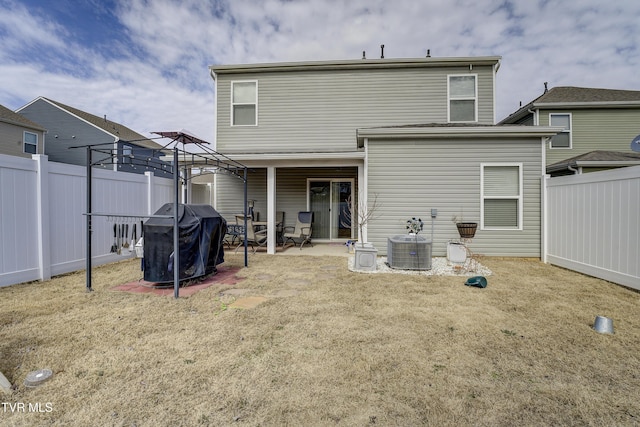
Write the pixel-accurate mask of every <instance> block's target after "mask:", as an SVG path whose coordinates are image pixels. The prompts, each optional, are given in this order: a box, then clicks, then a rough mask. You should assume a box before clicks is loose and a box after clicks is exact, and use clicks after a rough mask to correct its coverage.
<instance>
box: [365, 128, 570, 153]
mask: <svg viewBox="0 0 640 427" xmlns="http://www.w3.org/2000/svg"><path fill="white" fill-rule="evenodd" d="M562 130H563V128H561V127H553V126H523V125H513V126H508V125H500V126H498V125H485V126H482V125H477V126H474V125H468V126H465V125H448V124H444V125H439V124H431V125H409V126H389V127H379V128H366V129H358V131H357V139H358V147H363V146H364V140H365V139H454V138H455V139H461V138H464V139H470V138H473V139H487V138H548V137H552V136H553V135H556V134H557V133H558V132H561V131H562Z"/></svg>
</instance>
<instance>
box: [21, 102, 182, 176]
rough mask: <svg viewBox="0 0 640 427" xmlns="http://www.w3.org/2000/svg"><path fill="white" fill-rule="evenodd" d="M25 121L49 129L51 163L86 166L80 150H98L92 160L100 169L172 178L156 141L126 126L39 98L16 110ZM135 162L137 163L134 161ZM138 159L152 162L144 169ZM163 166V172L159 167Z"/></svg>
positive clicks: (46, 151) (85, 160) (48, 148)
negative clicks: (31, 121) (84, 147)
mask: <svg viewBox="0 0 640 427" xmlns="http://www.w3.org/2000/svg"><path fill="white" fill-rule="evenodd" d="M16 112H17V113H19V114H20V115H22V116H23V117H25V118H26V119H29V120H33V121H35V122H37V123H40V124H42V125H43V126H44V127H46V129H47V130H48V137H47V144H46V145H45V148H44V154H46V155H47V156H48V157H49V160H50V161H53V162H58V163H68V164H74V165H81V166H85V165H86V163H87V153H86V150H85V149H81V148H80V149H79V148H74V149H71V147H83V146H87V145H92V146H96V147H100V149H101V150H102V151H103V152H98V151H95V152H94V153H93V158H92V161H93V162H94V163H95V164H97V165H98V166H100V167H104V168H106V169H113V170H115V171H120V172H131V173H145V172H146V171H153V172H154V174H155V175H156V176H163V177H171V176H172V175H171V173H169V172H170V171H171V168H170V167H169V164H167V163H166V162H164V161H162V160H160V159H161V157H162V156H163V154H162V153H161V152H160V151H159V149H160V148H161V146H160V145H159V144H157V143H156V142H154V141H152V140H150V139H148V138H146V137H144V136H142V135H141V134H139V133H137V132H134V131H133V130H131V129H129V128H128V127H126V126H124V125H122V124H120V123H116V122H114V121H111V120H109V119H108V118H107V116H103V117H99V116H96V115H93V114H90V113H87V112H85V111H82V110H79V109H77V108H74V107H70V106H68V105H65V104H62V103H60V102H57V101H54V100H52V99H48V98H45V97H38V98H36V99H34V100H33V101H31V102H30V103H28V104H27V105H25V106H23V107H21V108H19V109H18V110H17V111H16ZM134 159H136V160H134ZM140 159H152V160H151V161H149V162H148V165H147V166H145V163H144V162H141V161H139V160H140ZM163 164H164V165H166V166H167V168H166V170H167V171H169V172H166V171H164V170H163V169H162V165H163Z"/></svg>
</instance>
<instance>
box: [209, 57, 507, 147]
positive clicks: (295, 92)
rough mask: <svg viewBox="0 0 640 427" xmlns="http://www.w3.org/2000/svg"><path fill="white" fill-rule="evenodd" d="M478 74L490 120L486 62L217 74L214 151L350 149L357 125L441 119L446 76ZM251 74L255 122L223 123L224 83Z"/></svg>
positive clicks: (481, 108) (227, 108) (481, 110)
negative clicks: (255, 95) (254, 85)
mask: <svg viewBox="0 0 640 427" xmlns="http://www.w3.org/2000/svg"><path fill="white" fill-rule="evenodd" d="M465 73H469V74H476V75H477V76H478V121H479V123H484V124H492V123H493V121H494V105H493V68H492V67H491V66H475V67H474V68H473V70H472V71H469V67H468V66H466V67H441V68H403V69H399V68H395V69H364V70H362V69H361V70H357V69H356V70H324V71H318V70H315V71H286V72H264V73H242V74H220V75H218V78H217V83H216V87H217V108H216V111H217V112H216V114H217V116H216V120H217V123H216V126H217V135H216V141H217V150H218V151H220V152H223V153H229V154H233V153H241V152H247V153H258V152H331V151H353V150H355V149H356V140H355V135H356V129H357V128H366V127H376V126H389V125H402V124H422V123H446V122H447V103H448V99H447V76H448V75H449V74H465ZM238 80H257V81H258V125H257V126H241V127H232V126H231V125H230V121H231V118H230V114H231V100H230V89H231V82H232V81H238Z"/></svg>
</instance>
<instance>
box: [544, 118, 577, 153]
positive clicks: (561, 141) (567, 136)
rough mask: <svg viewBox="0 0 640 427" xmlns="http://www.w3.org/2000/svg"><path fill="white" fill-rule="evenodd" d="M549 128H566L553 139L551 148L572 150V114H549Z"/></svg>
mask: <svg viewBox="0 0 640 427" xmlns="http://www.w3.org/2000/svg"><path fill="white" fill-rule="evenodd" d="M549 126H558V127H562V128H564V130H563V131H562V132H560V133H559V134H557V135H554V136H553V137H552V138H551V148H571V144H572V142H571V114H549Z"/></svg>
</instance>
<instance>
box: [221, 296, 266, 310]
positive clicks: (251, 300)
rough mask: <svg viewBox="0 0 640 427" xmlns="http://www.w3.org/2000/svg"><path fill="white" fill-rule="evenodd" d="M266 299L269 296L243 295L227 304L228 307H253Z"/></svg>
mask: <svg viewBox="0 0 640 427" xmlns="http://www.w3.org/2000/svg"><path fill="white" fill-rule="evenodd" d="M268 300H269V298H267V297H261V296H253V297H244V298H239V299H237V300H236V301H235V302H234V303H233V304H231V305H229V307H231V308H240V309H249V308H255V307H257V306H259V305H260V304H262V303H263V302H265V301H268Z"/></svg>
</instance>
